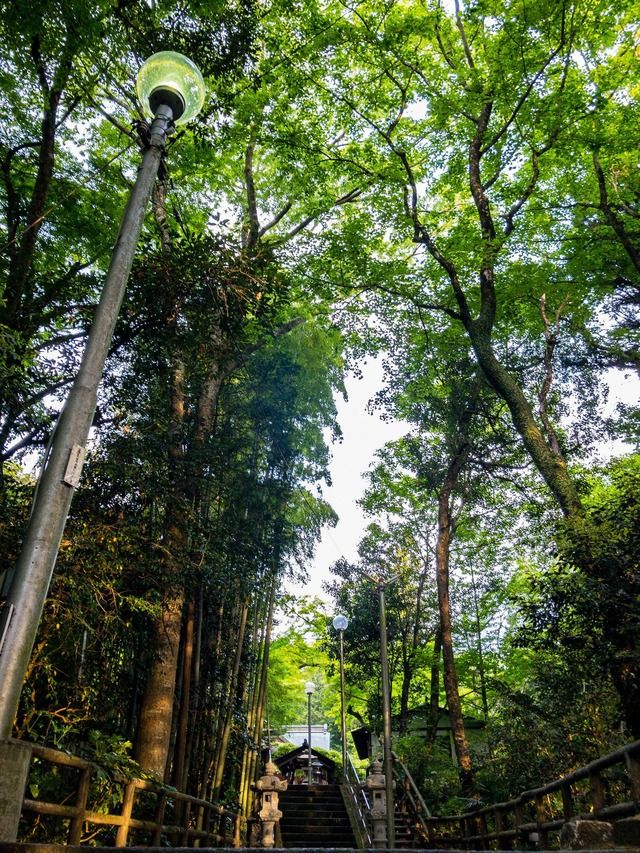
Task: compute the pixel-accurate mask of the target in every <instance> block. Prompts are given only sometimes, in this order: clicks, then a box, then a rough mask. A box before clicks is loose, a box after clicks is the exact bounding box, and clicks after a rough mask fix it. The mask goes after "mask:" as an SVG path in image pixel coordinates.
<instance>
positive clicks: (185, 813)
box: [180, 800, 191, 847]
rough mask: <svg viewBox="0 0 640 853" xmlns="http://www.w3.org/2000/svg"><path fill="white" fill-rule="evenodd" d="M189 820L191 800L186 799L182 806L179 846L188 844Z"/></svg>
mask: <svg viewBox="0 0 640 853" xmlns="http://www.w3.org/2000/svg"><path fill="white" fill-rule="evenodd" d="M190 820H191V801H190V800H187V801H186V803H185V804H184V806H183V808H182V824H183V826H182V835H181V836H180V846H181V847H188V846H189V821H190Z"/></svg>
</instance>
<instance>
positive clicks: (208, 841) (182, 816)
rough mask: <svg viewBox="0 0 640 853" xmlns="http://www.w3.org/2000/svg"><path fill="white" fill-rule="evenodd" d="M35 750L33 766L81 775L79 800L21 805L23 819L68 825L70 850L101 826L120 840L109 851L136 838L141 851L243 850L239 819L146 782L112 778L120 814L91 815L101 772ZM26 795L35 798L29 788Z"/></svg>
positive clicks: (65, 755)
mask: <svg viewBox="0 0 640 853" xmlns="http://www.w3.org/2000/svg"><path fill="white" fill-rule="evenodd" d="M30 746H31V749H32V761H33V758H36V759H40V760H41V761H43V762H45V763H46V764H49V765H52V766H53V767H56V768H68V769H71V770H75V771H77V772H78V776H77V778H76V780H75V784H73V783H72V786H71V787H72V788H74V789H75V790H74V793H75V796H71V797H70V796H67V797H66V802H64V803H60V802H49V801H47V800H42V799H30V798H28V797H25V799H24V801H23V804H22V813H23V818H24V817H25V816H26V815H25V813H32V814H33V813H35V814H36V815H39V816H46V815H49V816H54V817H57V818H63V819H64V820H65V821H68V822H69V826H68V831H67V833H66V843H67V844H82V843H83V840H84V839H85V837H86V836H89V835H91V834H92V833H91V829H90V828H91V827H101V826H102V827H104V826H107V827H109V826H111V827H116V832H115V839H114V840H112V841H111V842H110V846H111V845H113V846H115V847H126V846H127V843H128V841H129V839H130V835H131V834H134V835H135V844H136V846H152V847H159V846H161V845H163V844H166V839H170V840H171V843H172V845H173V846H179V847H200V846H203V847H231V846H233V847H239V846H240V844H241V823H240V821H241V818H240V815H239V814H237V813H235V812H232V811H230V810H229V809H226V808H224V807H222V806H220V805H217V804H215V803H210V802H208V801H206V800H200V799H197V798H196V797H192V796H190V795H189V794H183V793H181V792H180V791H177V790H175V789H174V788H170V787H167V786H165V785H160V784H158V783H156V782H151V781H148V780H145V779H124V778H120V777H118V776H112V777H111V782H112V785H113V789H118V790H117V792H116V793H115V799H116V801H118V800H119V801H120V803H121V806H120V812H119V814H111V813H108V812H105V813H103V812H102V811H95V810H92V807H91V805H90V800H91V796H90V795H91V786H92V782H95V779H96V775H97V771H98V768H97V767H96V765H94V764H91V763H90V762H89V761H85V760H84V759H82V758H77V757H76V756H73V755H69V754H68V753H66V752H60V751H59V750H57V749H50V748H48V747H45V746H39V745H38V744H32V745H30ZM103 777H104V774H103ZM27 791H28V792H29V793H30V792H31V791H30V788H29V785H27ZM120 792H121V794H120ZM140 795H143V797H140ZM142 798H144V800H145V803H144V804H143V806H141V804H140V803H139V802H137V800H139V799H142ZM69 800H73V802H72V803H70V802H69ZM136 806H138V807H142V809H143V811H144V812H145V814H144V815H143V816H136ZM151 815H152V816H151ZM22 834H23V835H24V833H22ZM25 840H26V839H25Z"/></svg>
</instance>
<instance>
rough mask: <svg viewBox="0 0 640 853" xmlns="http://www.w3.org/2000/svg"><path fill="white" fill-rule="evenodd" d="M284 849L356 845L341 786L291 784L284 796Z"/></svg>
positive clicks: (281, 828) (282, 802) (282, 800)
mask: <svg viewBox="0 0 640 853" xmlns="http://www.w3.org/2000/svg"><path fill="white" fill-rule="evenodd" d="M279 808H280V810H281V811H282V819H281V820H280V831H281V833H282V846H283V847H286V848H300V847H315V848H318V847H327V848H332V847H346V848H349V849H351V850H353V849H355V847H356V843H355V839H354V837H353V830H352V829H351V823H350V821H349V815H348V814H347V810H346V808H345V804H344V800H343V799H342V793H341V792H340V788H339V786H338V785H311V786H308V785H290V786H289V788H288V789H287V790H286V791H283V792H282V793H281V794H280V804H279Z"/></svg>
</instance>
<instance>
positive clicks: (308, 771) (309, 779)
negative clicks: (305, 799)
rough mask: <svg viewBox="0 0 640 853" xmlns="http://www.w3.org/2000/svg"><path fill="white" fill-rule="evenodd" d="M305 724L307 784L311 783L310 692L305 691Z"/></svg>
mask: <svg viewBox="0 0 640 853" xmlns="http://www.w3.org/2000/svg"><path fill="white" fill-rule="evenodd" d="M307 726H308V735H309V737H308V738H307V744H308V747H307V753H308V755H309V760H308V762H307V785H311V693H310V692H309V693H307Z"/></svg>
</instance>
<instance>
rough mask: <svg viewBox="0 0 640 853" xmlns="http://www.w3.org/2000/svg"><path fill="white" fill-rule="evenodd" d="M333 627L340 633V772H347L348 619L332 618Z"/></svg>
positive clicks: (339, 615)
mask: <svg viewBox="0 0 640 853" xmlns="http://www.w3.org/2000/svg"><path fill="white" fill-rule="evenodd" d="M333 627H334V628H335V629H336V631H338V632H339V633H340V712H341V715H342V772H343V773H344V774H345V776H346V773H347V720H346V717H345V712H344V632H345V631H346V630H347V628H348V627H349V620H348V619H347V617H346V616H343V615H342V613H339V614H338V615H337V616H334V618H333Z"/></svg>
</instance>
